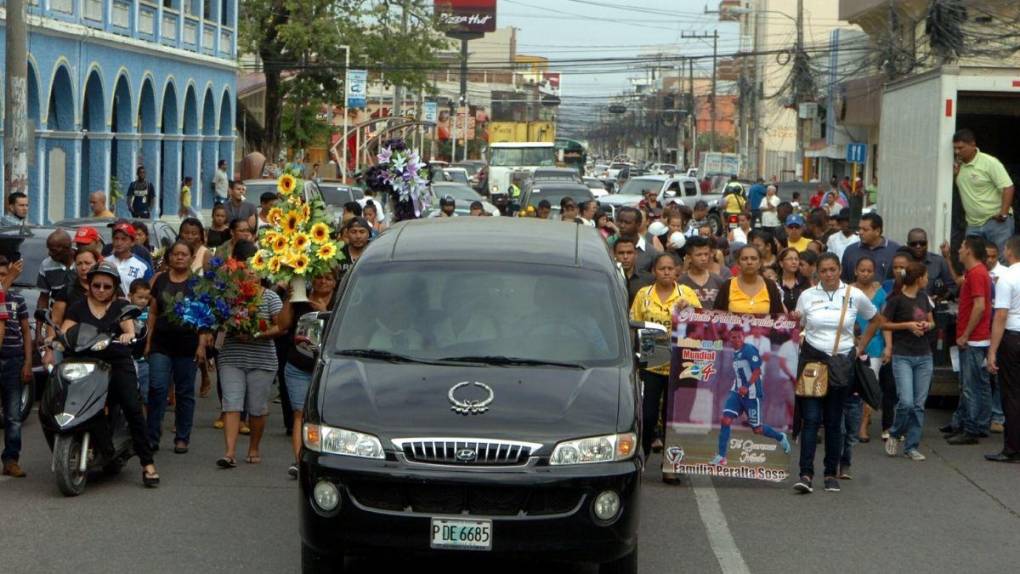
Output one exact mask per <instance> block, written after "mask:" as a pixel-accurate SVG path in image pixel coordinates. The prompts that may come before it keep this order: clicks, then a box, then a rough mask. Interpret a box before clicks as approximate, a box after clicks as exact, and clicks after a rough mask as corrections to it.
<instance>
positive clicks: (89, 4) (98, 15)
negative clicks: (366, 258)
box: [83, 0, 103, 22]
mask: <svg viewBox="0 0 1020 574" xmlns="http://www.w3.org/2000/svg"><path fill="white" fill-rule="evenodd" d="M83 4H84V9H83V15H84V16H85V18H86V19H88V20H92V21H94V22H102V21H103V0H85V2H83Z"/></svg>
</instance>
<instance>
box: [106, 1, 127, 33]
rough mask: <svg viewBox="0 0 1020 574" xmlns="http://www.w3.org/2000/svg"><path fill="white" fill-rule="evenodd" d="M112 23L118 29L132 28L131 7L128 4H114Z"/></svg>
mask: <svg viewBox="0 0 1020 574" xmlns="http://www.w3.org/2000/svg"><path fill="white" fill-rule="evenodd" d="M110 22H111V23H113V25H114V26H117V27H118V28H129V29H130V28H131V5H130V4H128V3H126V2H114V3H113V15H112V16H111V17H110Z"/></svg>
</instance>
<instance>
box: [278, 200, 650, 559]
mask: <svg viewBox="0 0 1020 574" xmlns="http://www.w3.org/2000/svg"><path fill="white" fill-rule="evenodd" d="M369 300H382V301H386V305H384V306H383V307H382V308H380V307H378V306H373V305H365V304H364V302H365V301H369ZM380 309H381V310H382V311H384V312H383V313H380ZM465 324H470V325H471V326H470V327H469V328H468V329H467V330H464V329H463V325H465ZM628 324H629V323H628V320H627V292H626V288H625V286H624V284H623V281H622V279H621V277H620V274H619V271H618V269H617V267H616V265H615V263H614V262H613V261H612V260H611V258H610V256H609V253H608V251H607V250H606V247H605V242H604V241H603V240H602V238H601V237H600V236H599V235H598V233H597V232H596V231H595V230H594V229H590V228H585V227H578V226H575V225H566V224H558V223H550V222H543V221H535V220H530V219H527V220H520V219H517V220H512V219H510V218H505V219H504V218H500V219H485V220H483V219H481V218H475V217H458V218H452V219H443V220H440V221H433V222H425V221H421V220H419V221H410V222H401V223H398V224H396V225H395V226H394V227H393V228H392V229H391V232H389V233H384V234H382V235H381V236H379V237H378V238H377V239H375V240H374V241H373V242H372V243H371V244H370V245H369V247H368V249H367V250H366V251H365V253H364V255H362V257H361V258H360V259H359V260H358V263H357V264H356V265H355V266H354V268H353V269H352V270H351V271H349V272H348V275H347V277H346V278H345V288H344V289H343V291H342V292H341V293H340V295H339V297H338V301H337V303H336V305H335V307H334V311H333V312H332V313H328V312H326V313H319V312H316V313H309V314H307V315H304V316H302V317H301V318H300V319H299V325H298V329H297V334H298V338H299V340H304V341H307V343H303V344H302V345H301V347H300V351H299V352H306V353H312V352H315V353H316V356H317V363H318V365H317V367H316V369H315V375H314V376H313V381H312V385H311V389H310V390H309V395H308V402H307V404H306V409H305V416H306V419H305V422H304V427H303V430H302V435H303V436H302V440H303V443H304V448H303V449H302V451H301V456H300V461H299V468H300V471H299V480H298V483H299V488H300V496H299V497H297V502H298V505H299V507H300V520H301V530H300V532H301V564H302V572H304V573H305V574H310V573H313V572H314V573H318V572H327V571H330V572H331V571H335V570H336V565H338V564H342V563H343V560H344V557H345V556H347V555H364V554H367V555H370V556H378V555H380V554H386V555H391V554H393V553H437V554H438V553H443V554H447V555H448V554H450V553H458V552H470V551H474V552H486V553H490V554H494V555H500V556H506V557H512V558H514V559H517V558H521V557H527V558H546V559H548V558H552V559H555V560H560V561H563V560H573V561H581V562H589V563H600V564H601V567H600V572H602V573H603V574H607V573H609V572H614V573H634V572H637V550H638V518H639V495H640V488H641V469H642V465H643V461H642V458H641V455H640V453H639V452H638V451H639V450H640V449H639V448H638V436H640V427H641V421H640V416H639V412H640V394H639V390H638V389H639V383H638V376H637V375H638V366H637V362H636V361H635V355H634V349H633V348H632V343H631V337H632V334H633V332H632V331H629V330H628ZM637 327H640V329H639V330H638V333H637V338H638V339H639V340H641V341H642V343H645V341H647V340H649V339H650V338H651V337H653V336H655V335H653V332H654V333H663V334H664V333H665V329H663V328H661V327H659V328H658V329H656V328H655V327H653V326H650V325H647V324H634V325H633V328H637ZM425 341H427V343H424V342H425ZM651 343H652V346H654V341H651ZM639 348H647V347H644V346H643V345H642V346H640V347H639ZM650 424H651V423H650Z"/></svg>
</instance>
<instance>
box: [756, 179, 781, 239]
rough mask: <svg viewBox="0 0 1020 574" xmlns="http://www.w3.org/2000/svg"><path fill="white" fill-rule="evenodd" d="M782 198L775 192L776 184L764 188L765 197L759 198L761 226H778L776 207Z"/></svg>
mask: <svg viewBox="0 0 1020 574" xmlns="http://www.w3.org/2000/svg"><path fill="white" fill-rule="evenodd" d="M781 202H782V200H780V199H779V196H778V195H777V194H776V186H774V185H770V186H768V187H767V188H765V197H764V198H763V199H762V200H761V206H760V207H759V209H761V226H762V227H764V228H765V229H768V230H773V229H776V228H778V227H779V225H780V222H779V212H778V211H777V208H778V207H779V204H780V203H781Z"/></svg>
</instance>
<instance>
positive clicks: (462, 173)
mask: <svg viewBox="0 0 1020 574" xmlns="http://www.w3.org/2000/svg"><path fill="white" fill-rule="evenodd" d="M443 175H444V176H445V178H444V180H443V181H452V182H454V183H462V184H464V185H471V176H470V175H468V172H467V170H466V169H464V168H462V167H447V168H443Z"/></svg>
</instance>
